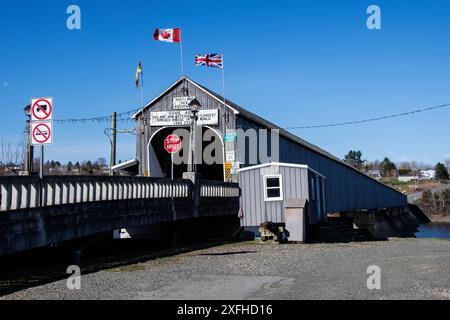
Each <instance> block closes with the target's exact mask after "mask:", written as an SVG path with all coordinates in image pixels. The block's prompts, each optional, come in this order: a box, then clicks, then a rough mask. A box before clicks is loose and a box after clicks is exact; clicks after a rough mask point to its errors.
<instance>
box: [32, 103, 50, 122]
mask: <svg viewBox="0 0 450 320" xmlns="http://www.w3.org/2000/svg"><path fill="white" fill-rule="evenodd" d="M52 117H53V99H52V98H37V99H32V100H31V121H49V120H52Z"/></svg>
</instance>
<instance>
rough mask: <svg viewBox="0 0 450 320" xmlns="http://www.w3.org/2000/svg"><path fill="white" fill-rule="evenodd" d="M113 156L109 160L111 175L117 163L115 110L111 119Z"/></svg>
mask: <svg viewBox="0 0 450 320" xmlns="http://www.w3.org/2000/svg"><path fill="white" fill-rule="evenodd" d="M111 121H112V122H111V129H112V131H111V158H110V161H109V175H110V176H113V175H114V171H113V169H112V167H113V166H115V165H116V150H117V149H116V148H117V140H116V138H117V113H116V112H113V114H112V119H111Z"/></svg>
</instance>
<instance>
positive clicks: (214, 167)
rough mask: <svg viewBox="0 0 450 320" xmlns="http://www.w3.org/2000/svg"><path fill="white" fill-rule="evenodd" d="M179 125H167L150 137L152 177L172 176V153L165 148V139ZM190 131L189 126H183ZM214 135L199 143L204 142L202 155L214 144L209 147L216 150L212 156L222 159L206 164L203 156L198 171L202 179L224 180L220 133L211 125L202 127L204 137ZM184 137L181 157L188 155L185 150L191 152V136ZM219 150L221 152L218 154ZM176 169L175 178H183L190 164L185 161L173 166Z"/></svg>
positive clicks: (149, 169)
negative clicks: (208, 139) (210, 126)
mask: <svg viewBox="0 0 450 320" xmlns="http://www.w3.org/2000/svg"><path fill="white" fill-rule="evenodd" d="M177 129H181V128H177V127H166V128H162V129H160V130H158V131H156V132H155V133H154V134H153V136H152V137H151V139H150V142H149V145H148V153H149V155H148V156H149V157H148V159H149V161H148V162H149V163H148V172H149V176H150V177H166V178H170V177H171V168H172V161H171V155H170V154H169V153H168V152H167V151H166V150H165V149H164V140H165V139H166V138H167V136H169V135H171V134H173V133H174V131H176V130H177ZM182 129H185V130H187V132H189V131H190V129H189V128H182ZM205 133H207V134H206V136H212V138H211V141H199V142H197V143H200V142H201V143H202V155H201V156H202V157H203V154H204V153H205V152H204V151H205V148H206V147H208V146H212V145H213V146H214V148H211V147H209V148H208V149H209V150H212V149H213V150H214V151H213V152H212V154H211V155H212V157H213V158H214V159H221V160H220V161H216V162H215V163H214V164H206V163H205V161H204V159H203V158H202V162H201V164H197V172H199V173H200V174H201V179H203V180H212V181H224V180H225V176H224V172H225V171H224V170H225V168H224V163H225V161H224V144H223V140H222V138H221V137H220V135H219V134H218V133H217V132H216V131H215V130H213V129H211V128H209V127H202V137H204V136H205ZM180 138H181V139H182V149H181V150H180V157H184V156H185V157H186V158H187V155H185V154H184V152H189V138H186V139H183V137H180ZM185 140H186V141H185ZM216 152H218V153H219V154H216ZM173 168H174V169H173V170H174V178H175V179H181V178H182V177H183V172H186V171H187V169H188V164H187V163H183V164H180V165H175V164H174V166H173Z"/></svg>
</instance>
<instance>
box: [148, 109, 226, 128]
mask: <svg viewBox="0 0 450 320" xmlns="http://www.w3.org/2000/svg"><path fill="white" fill-rule="evenodd" d="M191 115H192V113H191V111H190V110H176V111H155V112H151V113H150V125H151V126H154V127H164V126H189V125H190V124H191V121H192V120H191ZM197 124H198V125H213V126H215V125H218V124H219V110H218V109H214V110H201V111H199V113H198V121H197Z"/></svg>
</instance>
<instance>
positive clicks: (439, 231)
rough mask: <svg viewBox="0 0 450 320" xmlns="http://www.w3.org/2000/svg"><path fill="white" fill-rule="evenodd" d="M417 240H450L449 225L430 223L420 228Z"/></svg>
mask: <svg viewBox="0 0 450 320" xmlns="http://www.w3.org/2000/svg"><path fill="white" fill-rule="evenodd" d="M416 237H417V238H441V239H450V223H448V222H430V223H427V224H423V225H421V226H420V229H419V232H418V233H416Z"/></svg>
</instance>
